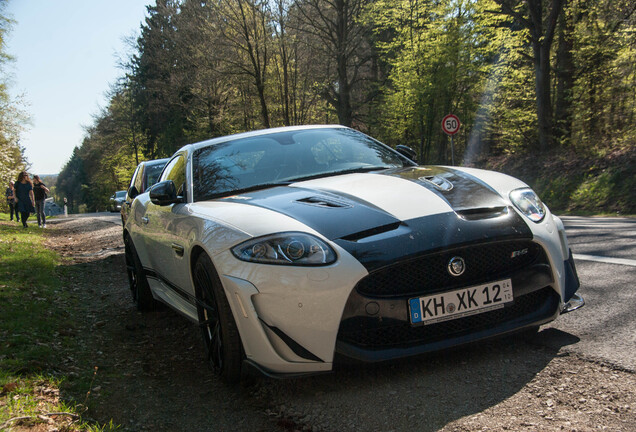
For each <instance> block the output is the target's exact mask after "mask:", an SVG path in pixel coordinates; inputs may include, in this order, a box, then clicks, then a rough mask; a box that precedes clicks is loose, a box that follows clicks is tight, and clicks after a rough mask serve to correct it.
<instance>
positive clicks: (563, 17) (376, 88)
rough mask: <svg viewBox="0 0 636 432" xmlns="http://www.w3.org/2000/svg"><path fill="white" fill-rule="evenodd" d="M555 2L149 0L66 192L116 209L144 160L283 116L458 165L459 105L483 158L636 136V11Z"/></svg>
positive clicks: (608, 4) (67, 174)
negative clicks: (453, 123) (454, 120)
mask: <svg viewBox="0 0 636 432" xmlns="http://www.w3.org/2000/svg"><path fill="white" fill-rule="evenodd" d="M555 4H556V3H553V2H540V1H535V0H533V1H528V2H523V1H520V0H479V1H473V0H438V1H431V0H398V1H394V0H392V1H389V0H375V1H373V2H368V1H363V0H343V2H328V1H326V0H298V1H292V0H273V1H263V0H218V1H216V2H196V1H190V0H160V1H158V2H157V3H156V4H155V5H153V6H151V7H149V9H148V16H147V18H146V20H145V22H144V23H143V25H142V31H141V34H140V36H139V38H138V39H137V40H136V41H135V43H134V47H133V49H134V50H135V54H134V55H133V56H132V57H131V58H130V60H129V61H128V64H127V65H125V78H122V79H121V81H120V82H119V83H117V85H116V86H114V87H113V91H112V94H111V100H110V104H109V105H108V107H107V108H106V109H104V110H103V111H102V112H101V113H99V114H98V115H97V116H96V117H95V122H94V124H93V126H92V127H91V128H89V130H88V131H87V135H86V137H85V140H84V142H83V143H82V146H81V147H79V148H77V149H76V151H75V152H74V153H73V156H72V157H71V159H70V160H69V162H68V164H67V166H65V167H64V170H63V171H62V173H61V174H60V178H59V179H58V187H57V191H56V192H57V194H58V196H60V197H67V198H68V199H69V202H70V203H71V204H72V210H74V211H77V210H78V209H79V208H80V207H79V205H80V204H82V209H86V210H87V211H94V210H99V209H104V207H105V205H106V203H107V200H108V197H109V196H110V195H111V194H112V193H113V192H114V191H115V190H121V189H125V188H126V186H127V183H128V180H129V178H130V176H131V174H132V172H133V170H134V168H135V166H136V165H137V163H138V162H140V161H142V160H144V159H146V158H148V159H153V158H159V157H167V156H170V155H171V154H173V152H174V151H175V150H177V149H178V148H180V147H181V146H183V145H184V144H188V143H191V142H196V141H200V140H204V139H208V138H211V137H215V136H220V135H225V134H229V133H234V132H241V131H245V130H252V129H258V128H261V127H267V126H268V125H269V126H282V125H293V124H308V123H331V122H342V123H345V124H351V125H353V127H356V128H358V129H361V130H363V131H365V132H369V133H370V134H372V135H374V136H377V137H378V138H380V139H381V140H382V141H384V142H386V143H388V144H390V145H397V144H406V145H409V146H411V147H413V148H415V149H416V150H417V151H418V153H419V160H420V162H422V163H450V160H451V155H450V148H449V144H450V140H449V138H448V137H447V136H446V135H445V134H444V133H443V132H442V131H441V126H440V123H441V120H442V118H443V117H444V115H446V114H448V113H451V112H452V113H454V114H456V115H458V116H459V118H460V119H461V121H462V128H461V129H460V131H459V133H458V134H457V135H455V137H454V147H455V154H454V156H455V160H456V161H461V162H460V163H462V164H464V165H471V166H479V165H483V164H484V161H485V160H486V158H487V157H488V156H489V155H490V156H491V157H492V156H495V157H497V156H505V157H510V158H514V157H515V156H516V155H524V154H529V153H533V152H537V151H538V150H537V149H538V148H540V147H546V145H548V144H550V143H553V144H552V145H553V147H552V148H542V149H539V150H540V151H544V153H543V154H541V155H540V157H541V158H545V157H547V156H546V155H547V154H550V152H552V151H557V152H567V151H572V150H575V151H576V152H577V154H592V153H597V154H601V153H603V152H606V153H607V152H611V151H613V149H616V148H617V147H629V146H633V142H634V139H636V127H635V126H636V92H634V91H633V88H634V84H636V39H635V38H636V31H634V29H635V28H636V12H635V9H636V6H634V4H633V2H629V1H628V0H619V1H611V0H598V1H594V2H588V1H584V0H571V1H568V2H563V3H560V4H561V8H560V9H558V8H557V9H553V7H554V5H555ZM529 8H534V9H532V10H533V13H534V16H535V17H534V18H533V17H531V16H530V15H529V13H530V9H529ZM550 16H553V17H556V19H555V20H554V22H556V23H557V26H556V29H555V32H554V41H553V39H552V38H551V37H549V38H545V37H542V36H541V34H544V33H543V31H544V30H545V31H547V30H546V29H543V28H539V27H542V26H544V24H546V25H547V24H549V23H551V22H553V21H550V20H549V19H548V17H550ZM535 18H536V20H535ZM533 20H534V21H533ZM544 27H545V26H544ZM537 47H542V48H541V49H542V50H543V51H542V53H541V55H540V57H541V58H544V56H545V55H547V54H549V58H547V63H548V67H547V69H545V70H543V69H542V71H543V72H541V74H543V75H546V74H547V75H548V76H549V77H550V81H548V82H549V83H550V85H549V86H548V87H549V89H548V90H549V91H548V92H547V98H548V99H550V97H551V98H552V99H551V100H550V101H549V103H548V107H547V108H546V107H544V108H545V109H544V110H540V109H539V108H538V103H537V100H538V98H537V94H538V91H539V90H538V87H540V86H539V83H538V80H537V77H538V72H539V68H538V64H539V63H540V62H539V63H538V62H537V61H536V58H537V57H536V56H537V52H536V49H537ZM546 53H547V54H546ZM539 75H540V74H539ZM539 81H541V80H539ZM545 82H546V81H541V83H543V84H542V86H543V87H542V88H545V87H546V86H545V85H544V84H545ZM542 100H545V94H544V95H543V98H542ZM548 108H549V109H548ZM549 111H551V112H552V113H553V114H552V118H550V119H548V120H549V121H547V123H549V124H550V125H551V124H553V125H555V128H554V129H553V135H552V136H550V137H549V138H550V139H547V140H546V137H545V129H546V125H545V123H546V119H545V116H540V112H549ZM539 118H541V119H542V121H541V122H540V121H539ZM541 125H543V126H541ZM550 125H548V126H550ZM547 128H548V129H549V127H547ZM540 130H541V131H543V132H541V133H540ZM538 143H540V145H539V144H538ZM546 181H548V180H546ZM581 181H584V179H582V180H581ZM610 183H611V182H610ZM573 187H574V186H573V184H571V182H569V181H568V180H555V183H554V191H553V192H552V189H551V188H549V190H550V191H551V192H549V193H554V194H555V197H556V196H561V194H562V193H563V194H567V196H568V197H569V198H568V199H572V197H573V196H574V195H573V193H574V190H572V188H573ZM598 187H599V188H600V185H599V186H598ZM561 191H562V192H561ZM598 191H600V189H595V188H587V189H582V190H581V192H580V197H581V198H580V199H578V198H577V200H583V199H585V198H584V197H585V196H589V197H590V199H596V198H598V196H599V194H600V192H598ZM577 196H579V195H577Z"/></svg>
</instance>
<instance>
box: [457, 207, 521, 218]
mask: <svg viewBox="0 0 636 432" xmlns="http://www.w3.org/2000/svg"><path fill="white" fill-rule="evenodd" d="M509 211H510V210H509V209H508V207H486V208H473V209H466V210H457V211H456V213H457V214H458V215H459V217H461V218H462V219H465V220H480V219H492V218H497V217H500V216H507V215H508V212H509Z"/></svg>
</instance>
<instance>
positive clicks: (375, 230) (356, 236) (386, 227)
mask: <svg viewBox="0 0 636 432" xmlns="http://www.w3.org/2000/svg"><path fill="white" fill-rule="evenodd" d="M400 225H401V223H400V222H395V223H391V224H388V225H382V226H379V227H375V228H371V229H368V230H364V231H360V232H357V233H354V234H349V235H348V236H346V237H342V239H343V240H347V241H350V242H357V241H359V240H362V239H364V238H367V237H371V236H374V235H378V234H382V233H385V232H389V231H393V230H396V229H398V228H399V227H400Z"/></svg>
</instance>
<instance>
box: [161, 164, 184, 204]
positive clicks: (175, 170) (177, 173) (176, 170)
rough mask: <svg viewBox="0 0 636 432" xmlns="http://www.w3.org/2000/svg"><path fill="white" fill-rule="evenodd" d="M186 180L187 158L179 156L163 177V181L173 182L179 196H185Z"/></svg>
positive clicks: (168, 166)
mask: <svg viewBox="0 0 636 432" xmlns="http://www.w3.org/2000/svg"><path fill="white" fill-rule="evenodd" d="M185 179H186V158H185V156H184V155H179V156H176V157H175V158H173V159H172V160H171V161H170V162H168V165H167V166H166V169H165V170H164V172H163V175H162V176H161V181H165V180H172V181H173V182H174V185H175V187H176V188H177V195H179V196H184V195H185Z"/></svg>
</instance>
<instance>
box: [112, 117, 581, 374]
mask: <svg viewBox="0 0 636 432" xmlns="http://www.w3.org/2000/svg"><path fill="white" fill-rule="evenodd" d="M413 156H414V155H413V153H412V151H410V149H408V148H406V147H402V146H400V148H399V149H398V150H393V149H391V148H390V147H388V146H386V145H384V144H382V143H380V142H378V141H376V140H375V139H373V138H370V137H368V136H366V135H364V134H362V133H360V132H357V131H355V130H352V129H349V128H345V127H340V126H304V127H288V128H278V129H269V130H262V131H256V132H250V133H243V134H237V135H232V136H226V137H222V138H216V139H212V140H209V141H204V142H200V143H197V144H191V145H187V146H185V147H183V148H182V149H180V150H179V151H177V153H175V155H174V156H173V157H172V158H171V160H170V161H169V162H168V164H167V165H166V167H165V168H164V170H163V173H162V174H161V178H160V181H159V183H157V184H156V185H155V186H154V187H153V188H152V189H151V190H150V191H149V192H146V193H143V194H141V195H139V196H138V197H137V198H136V199H135V200H134V202H133V204H132V208H131V211H130V215H129V217H128V220H127V221H126V225H125V226H124V240H125V245H126V261H127V267H128V274H129V279H130V283H131V289H132V291H133V298H134V299H135V300H136V302H137V306H138V308H139V309H142V310H143V309H151V308H152V307H153V306H154V304H155V301H157V300H159V301H161V302H163V303H165V304H167V305H169V306H170V307H172V308H174V309H175V310H177V311H178V312H180V313H182V314H183V315H185V316H186V317H187V318H189V319H191V320H193V321H195V322H197V323H198V324H199V325H200V327H201V330H202V333H203V338H204V341H205V345H206V348H207V354H208V360H209V363H210V365H211V366H212V367H213V369H214V370H215V371H216V372H217V373H219V374H220V375H221V376H222V377H223V378H224V379H225V380H226V381H227V382H236V381H237V380H239V379H240V377H241V372H242V370H245V365H252V366H254V367H256V368H258V369H259V370H260V371H262V372H263V373H265V374H268V375H272V376H285V375H286V376H290V375H292V376H293V375H299V374H307V373H317V372H324V371H329V370H331V369H332V368H333V365H334V363H335V362H337V361H341V360H342V361H345V360H347V361H350V360H355V361H381V360H390V359H396V358H401V357H406V356H412V355H417V354H422V353H425V352H429V351H433V350H439V349H443V348H447V347H451V346H456V345H459V344H464V343H468V342H472V341H477V340H481V339H484V338H488V337H492V336H495V335H501V334H504V333H509V332H512V331H518V330H524V329H526V330H528V329H536V328H538V326H539V325H541V324H544V323H547V322H549V321H552V320H554V319H555V318H556V317H557V316H559V314H561V313H563V312H568V311H571V310H574V309H576V308H578V307H580V306H582V305H583V299H582V298H581V297H580V296H578V295H577V294H575V292H576V290H577V289H578V287H579V281H578V277H577V275H576V270H575V267H574V261H573V259H572V254H571V252H570V249H569V247H568V243H567V240H566V236H565V232H564V229H563V224H562V222H561V220H560V219H559V218H557V217H556V216H553V215H552V214H551V213H550V211H549V210H548V209H547V208H546V207H545V206H544V205H543V203H542V202H541V200H540V199H539V198H538V197H537V195H536V194H535V193H534V192H533V191H532V190H531V189H530V188H528V186H527V185H526V184H524V183H523V182H521V181H519V180H517V179H515V178H512V177H509V176H507V175H504V174H500V173H496V172H491V171H484V170H479V169H471V168H460V167H445V166H418V165H417V164H416V163H415V162H413V160H412V157H413Z"/></svg>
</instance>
